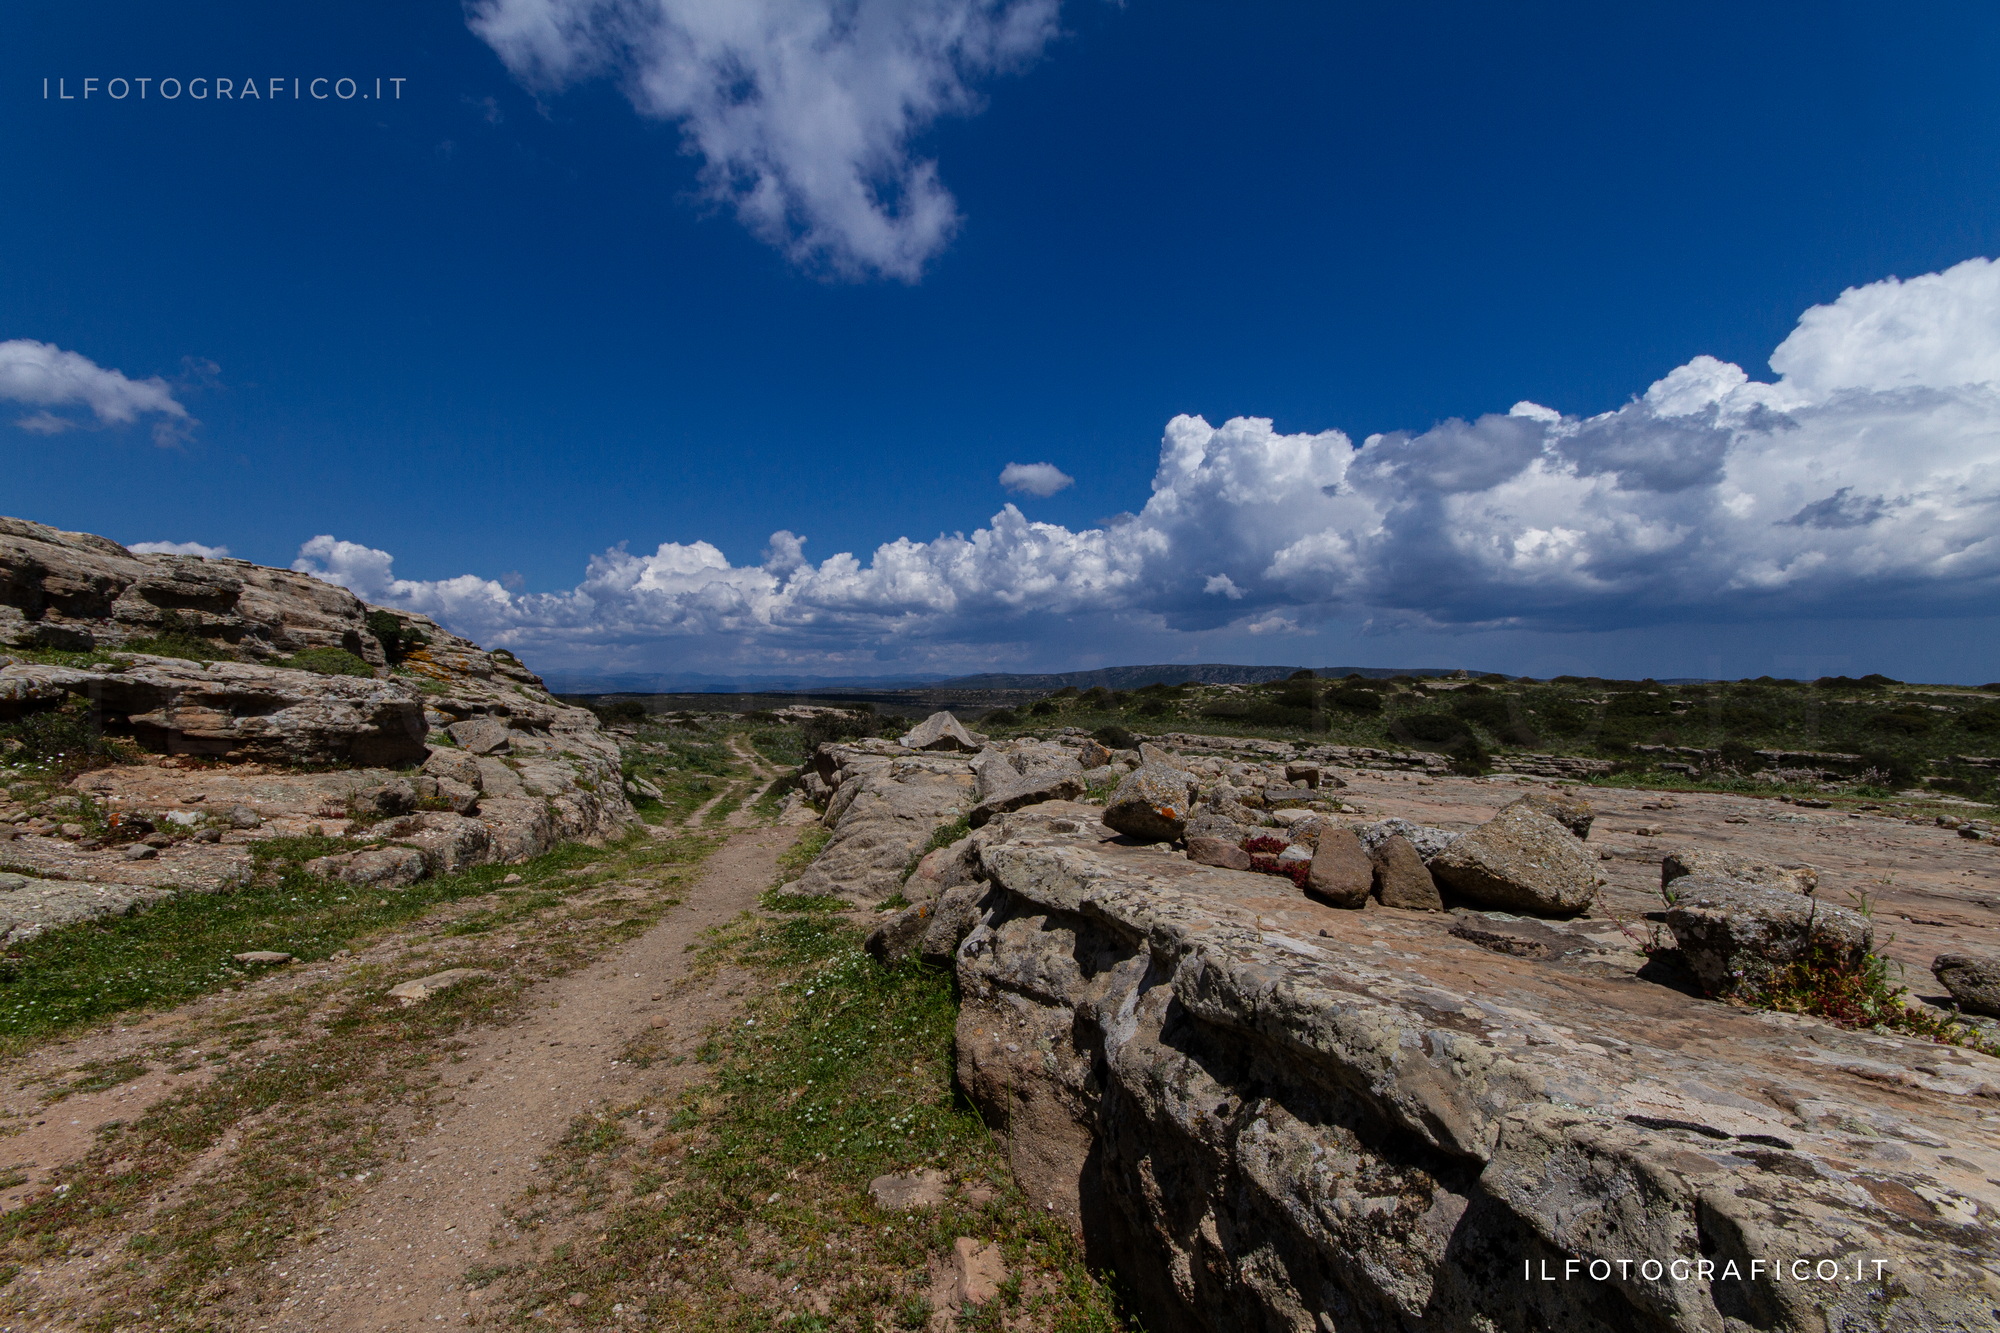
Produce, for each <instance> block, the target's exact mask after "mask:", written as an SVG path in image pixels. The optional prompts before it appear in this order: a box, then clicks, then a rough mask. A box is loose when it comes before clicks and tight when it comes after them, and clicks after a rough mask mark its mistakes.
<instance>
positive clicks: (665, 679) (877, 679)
mask: <svg viewBox="0 0 2000 1333" xmlns="http://www.w3.org/2000/svg"><path fill="white" fill-rule="evenodd" d="M542 679H544V680H546V681H547V682H548V683H549V689H550V690H552V691H554V692H555V693H557V694H817V693H821V692H823V691H826V690H908V689H916V688H920V687H922V686H926V685H935V684H936V683H937V682H938V681H940V680H942V679H944V678H943V677H942V676H940V675H938V674H936V673H932V674H930V675H909V676H714V675H704V674H703V673H701V672H696V671H659V672H651V673H639V672H616V673H609V674H607V673H603V672H595V671H548V672H544V673H543V676H542Z"/></svg>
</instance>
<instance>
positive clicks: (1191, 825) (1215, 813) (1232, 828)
mask: <svg viewBox="0 0 2000 1333" xmlns="http://www.w3.org/2000/svg"><path fill="white" fill-rule="evenodd" d="M1181 836H1182V837H1184V838H1186V839H1188V840H1189V841H1190V842H1192V841H1193V840H1194V839H1196V838H1214V839H1216V840H1218V841H1221V842H1226V843H1228V844H1230V845H1231V846H1232V847H1233V846H1236V845H1237V844H1239V843H1241V842H1242V841H1243V840H1244V839H1245V838H1247V837H1249V836H1250V830H1249V827H1248V826H1246V825H1244V824H1240V823H1238V822H1237V821H1236V820H1234V819H1231V818H1230V817H1229V816H1228V815H1225V814H1223V813H1222V812H1221V811H1219V810H1216V809H1214V808H1213V807H1209V808H1207V809H1201V810H1196V811H1195V812H1194V814H1193V815H1191V816H1189V817H1188V822H1187V824H1186V826H1185V827H1184V828H1183V829H1182V830H1181Z"/></svg>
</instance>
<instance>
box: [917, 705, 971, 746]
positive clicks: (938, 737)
mask: <svg viewBox="0 0 2000 1333" xmlns="http://www.w3.org/2000/svg"><path fill="white" fill-rule="evenodd" d="M903 744H904V746H906V747H907V748H909V749H912V750H977V749H978V748H979V742H977V741H975V740H973V739H972V734H971V733H970V732H968V731H967V730H966V729H965V727H964V726H963V725H962V724H961V723H960V722H959V720H958V719H957V718H955V717H953V716H952V715H951V712H950V710H948V709H946V710H940V711H939V712H935V713H932V714H931V715H930V716H929V717H927V718H925V719H924V720H923V721H922V722H920V723H918V724H917V725H916V726H915V727H914V728H912V729H911V730H910V731H909V732H908V733H907V734H906V735H904V737H903Z"/></svg>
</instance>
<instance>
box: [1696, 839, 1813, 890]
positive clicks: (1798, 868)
mask: <svg viewBox="0 0 2000 1333" xmlns="http://www.w3.org/2000/svg"><path fill="white" fill-rule="evenodd" d="M1688 875H1719V876H1721V877H1722V878H1724V879H1735V880H1741V881H1743V882H1744V883H1746V884H1768V885H1770V886H1771V887H1772V888H1774V889H1789V890H1791V891H1792V892H1793V893H1811V892H1812V891H1813V890H1814V889H1816V888H1818V887H1819V871H1818V870H1816V869H1814V868H1813V867H1812V866H1809V865H1789V866H1784V865H1778V864H1776V863H1775V862H1771V861H1759V860H1758V859H1757V858H1755V857H1752V856H1739V855H1737V854H1736V853H1735V852H1717V851H1710V850H1707V849H1706V848H1686V849H1683V850H1681V851H1676V852H1668V853H1667V854H1666V856H1664V857H1662V858H1661V860H1660V887H1661V888H1662V889H1664V888H1666V887H1667V885H1669V884H1671V883H1673V882H1674V881H1675V880H1677V879H1682V878H1685V877H1686V876H1688Z"/></svg>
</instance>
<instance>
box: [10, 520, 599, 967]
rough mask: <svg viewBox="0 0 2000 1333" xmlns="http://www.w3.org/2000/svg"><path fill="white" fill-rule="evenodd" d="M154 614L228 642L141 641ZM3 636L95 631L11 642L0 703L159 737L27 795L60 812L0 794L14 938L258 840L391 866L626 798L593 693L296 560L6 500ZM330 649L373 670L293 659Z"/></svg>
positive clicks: (360, 878) (196, 881)
mask: <svg viewBox="0 0 2000 1333" xmlns="http://www.w3.org/2000/svg"><path fill="white" fill-rule="evenodd" d="M161 635H167V636H179V637H180V638H181V639H182V640H183V641H185V640H188V639H193V640H195V641H198V642H204V643H206V644H209V645H211V646H212V647H213V651H214V652H216V653H217V654H218V655H224V656H225V660H219V661H206V662H204V661H192V660H188V659H186V658H180V657H171V656H162V655H158V654H149V653H143V652H131V651H126V645H130V644H142V643H143V642H144V641H145V640H147V639H153V638H157V637H158V636H161ZM0 644H6V645H11V646H14V647H16V648H24V649H31V650H33V649H50V648H53V649H57V650H62V651H71V652H87V653H88V655H87V656H85V657H82V658H70V659H64V660H66V661H71V662H78V663H80V664H78V665H55V664H51V663H50V662H47V661H39V662H38V661H29V660H22V659H21V658H19V657H17V656H11V655H8V654H7V653H5V652H4V651H0V724H5V723H13V722H19V721H21V720H23V719H25V718H30V717H32V716H33V715H34V714H36V713H40V712H47V711H50V710H67V711H69V712H71V713H76V712H78V710H81V711H82V713H84V714H86V715H87V720H88V722H89V723H90V724H91V725H93V726H94V727H95V728H97V729H101V730H102V731H103V732H104V733H105V734H106V735H109V736H114V737H122V738H124V739H125V740H127V741H129V742H130V743H131V745H132V746H133V747H135V748H136V749H137V750H139V751H143V752H145V753H146V756H147V757H146V758H145V759H144V761H143V762H137V763H124V764H117V765H113V766H110V767H103V768H98V769H94V770H92V771H90V772H86V773H84V774H82V775H81V776H79V777H77V778H75V779H74V780H73V781H72V782H71V783H70V784H69V786H70V789H71V790H70V792H69V793H66V794H64V795H62V796H60V797H57V798H55V799H54V800H49V799H47V798H36V799H37V800H39V801H40V802H41V803H42V804H43V805H47V806H49V807H50V808H51V809H53V810H55V811H56V813H55V815H53V816H51V817H50V818H45V819H37V818H34V817H32V816H31V812H30V811H28V810H27V809H25V808H23V807H21V806H19V805H17V804H16V803H15V802H14V801H13V800H11V799H0V867H4V868H5V870H6V871H8V872H10V873H12V874H15V875H17V876H20V877H21V878H22V883H21V884H19V885H17V886H15V887H14V888H13V889H12V890H9V889H8V888H7V887H6V886H5V885H0V941H4V940H6V939H9V938H21V937H22V936H24V935H29V934H33V933H36V932H37V931H39V930H42V929H46V928H48V927H50V926H53V925H61V924H67V923H69V922H71V921H75V920H84V919H90V918H92V917H95V916H102V915H106V914H113V913H118V912H123V911H128V910H134V909H136V908H138V907H142V906H144V905H145V904H147V903H149V902H152V901H157V900H158V898H159V897H161V896H162V895H167V894H172V893H176V892H189V891H192V892H221V891H225V890H227V889H229V888H231V887H234V886H235V885H237V884H240V883H242V882H243V881H244V879H245V878H246V877H247V876H248V874H249V873H250V868H251V856H250V853H249V851H248V849H247V844H249V843H252V842H255V841H257V840H259V839H262V838H269V837H279V836H288V835H290V836H296V835H300V834H305V833H308V832H319V833H326V834H330V835H333V836H339V837H346V838H349V839H351V840H352V850H351V851H343V852H340V853H336V854H335V855H333V856H331V857H329V858H327V859H325V860H324V861H322V862H320V863H317V864H316V868H317V869H319V870H320V871H322V872H323V873H328V874H333V875H337V876H340V877H343V878H349V879H352V880H354V881H355V882H357V883H369V884H374V885H386V886H392V887H393V886H395V885H398V884H406V883H409V882H411V881H413V880H415V879H419V878H423V877H425V876H428V875H434V874H445V873H450V872H452V871H455V870H460V869H463V868H465V867H466V866H469V865H476V864H480V863H482V862H487V861H512V860H520V859H523V858H525V857H528V856H532V855H535V854H537V853H539V852H541V851H544V850H546V849H547V848H549V847H550V846H552V845H554V844H555V843H556V842H559V841H562V840H565V839H572V838H594V837H601V836H605V835H609V834H612V833H615V832H617V831H619V830H620V829H622V828H624V827H625V826H627V825H628V824H629V823H630V822H631V821H632V819H633V818H634V816H633V813H632V809H631V807H630V805H629V804H628V803H627V801H626V799H625V796H624V793H623V791H622V790H621V785H620V776H619V771H620V757H619V752H618V747H617V744H616V742H615V741H613V740H612V739H611V738H610V737H609V736H607V735H605V734H604V733H603V732H602V731H601V730H600V728H599V726H598V722H597V718H596V716H595V715H594V714H592V713H590V712H589V711H588V710H586V709H581V708H572V707H569V706H567V705H565V704H562V703H561V702H559V701H558V700H556V699H555V698H554V697H553V696H551V695H550V694H549V693H548V692H547V691H546V690H545V689H544V688H543V686H542V682H541V681H540V679H539V678H537V677H536V676H535V675H534V674H533V673H532V672H530V671H528V670H527V669H526V668H525V667H523V666H522V665H521V664H520V663H519V662H518V661H516V660H515V659H514V658H513V657H512V656H511V655H509V654H507V653H505V652H488V651H486V650H485V649H482V648H480V647H479V646H478V645H477V644H474V643H472V642H470V641H468V640H466V639H462V638H459V637H458V636H456V635H454V634H451V633H450V632H449V631H447V630H445V629H443V628H442V627H441V626H439V625H437V624H436V623H434V622H432V621H430V620H428V619H426V618H425V617H422V616H416V615H411V614H408V613H404V612H385V611H382V610H381V609H379V608H371V607H369V606H368V605H366V604H365V603H363V602H362V601H361V600H360V599H358V598H356V597H355V596H354V595H353V594H351V593H349V592H347V591H346V590H345V589H343V588H337V587H333V586H331V585H329V584H324V583H321V582H319V581H318V580H316V579H312V578H309V577H307V576H305V575H303V574H296V573H293V572H291V571H289V570H279V569H268V568H264V567H261V566H257V565H253V564H250V563H248V562H247V561H241V560H207V559H202V558H200V557H195V556H152V555H133V554H132V553H131V552H129V551H126V550H125V548H123V547H121V546H119V545H117V544H116V543H115V542H111V541H109V540H107V539H105V538H102V537H95V536H91V535H89V534H85V533H67V532H59V531H57V530H55V529H53V528H47V527H44V526H42V525H40V524H35V523H27V522H23V521H21V520H17V519H4V518H0ZM329 648H335V649H339V650H340V651H341V652H344V653H348V654H351V655H352V656H353V657H354V658H357V659H359V660H360V662H363V663H367V664H369V668H370V669H372V674H369V675H360V674H356V675H325V674H319V673H317V672H314V671H310V670H300V669H295V668H293V667H290V666H287V665H283V664H284V663H286V662H288V661H289V660H291V658H292V656H293V655H296V654H299V653H309V650H313V649H321V650H324V649H329ZM230 654H233V655H234V657H235V660H229V659H228V657H227V655H230ZM307 660H310V656H309V657H308V659H307ZM350 669H352V670H355V671H357V672H358V671H360V670H362V669H363V668H361V667H360V666H358V665H351V667H350ZM5 762H6V756H5V755H4V754H0V764H3V763H5ZM6 776H7V774H6V773H5V772H4V771H0V778H5V777H6ZM15 776H20V775H15ZM72 821H74V822H72ZM140 832H143V833H145V834H146V835H147V836H146V839H145V842H146V843H147V844H152V846H150V847H146V846H142V845H141V844H139V843H137V842H135V841H134V838H135V837H136V836H137V834H138V833H140ZM135 849H137V850H135ZM66 886H67V887H66Z"/></svg>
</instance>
